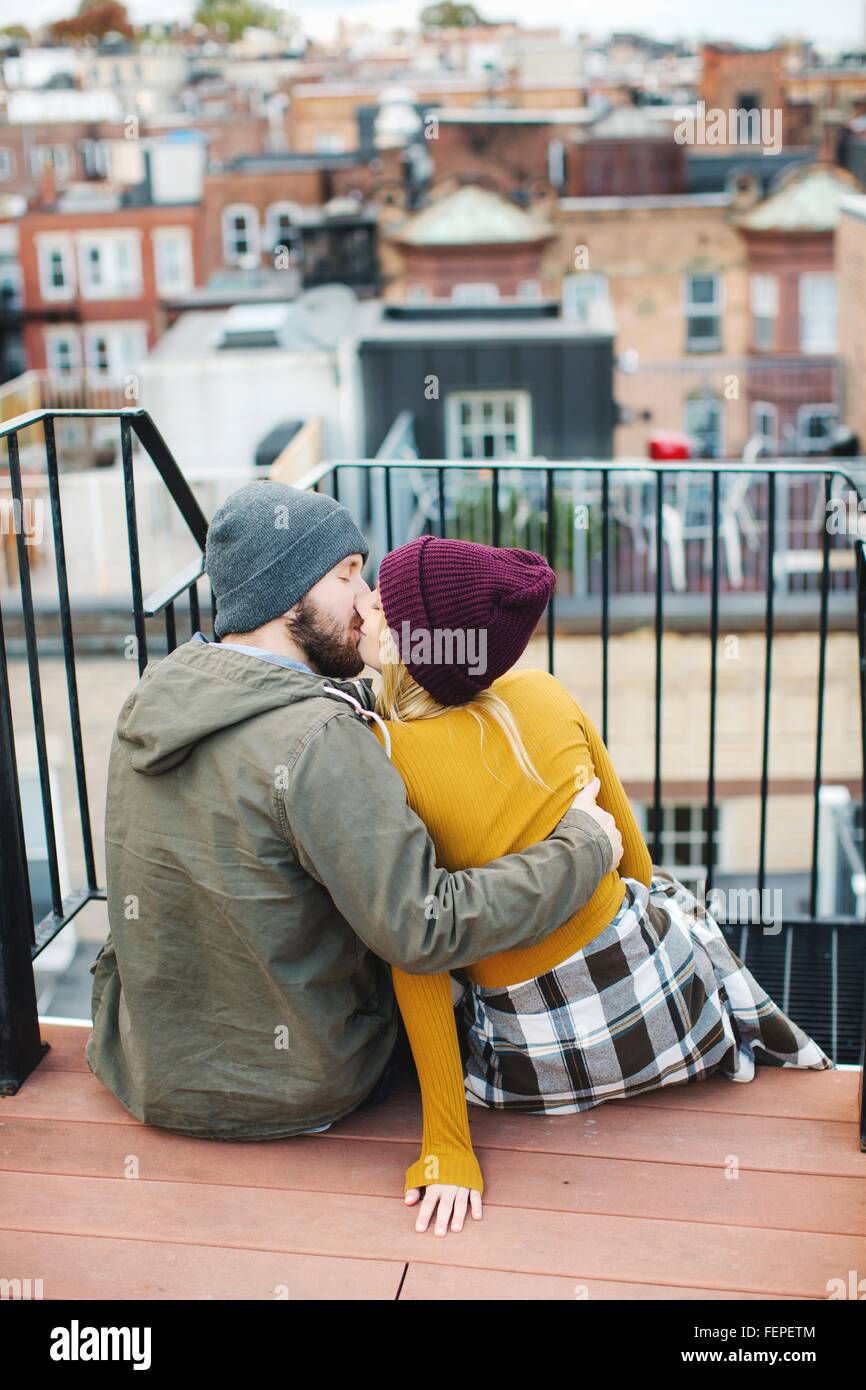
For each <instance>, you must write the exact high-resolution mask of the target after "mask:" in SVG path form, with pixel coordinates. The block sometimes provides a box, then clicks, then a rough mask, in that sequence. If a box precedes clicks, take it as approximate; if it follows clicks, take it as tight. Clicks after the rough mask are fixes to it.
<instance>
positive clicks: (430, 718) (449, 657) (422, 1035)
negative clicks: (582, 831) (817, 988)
mask: <svg viewBox="0 0 866 1390" xmlns="http://www.w3.org/2000/svg"><path fill="white" fill-rule="evenodd" d="M554 583H555V576H554V573H553V571H552V570H551V569H550V567H549V566H548V565H547V564H546V562H545V561H544V560H543V559H542V558H541V556H540V555H535V554H533V553H532V552H531V551H525V550H518V549H493V548H492V547H490V546H484V545H478V544H475V543H474V542H467V541H454V540H440V539H438V538H436V537H434V536H421V537H419V538H418V539H417V540H414V541H410V542H409V544H408V545H404V546H400V547H399V549H397V550H394V551H392V552H391V553H390V554H389V555H386V556H385V558H384V559H383V561H382V564H381V567H380V570H379V582H378V587H377V588H376V589H375V590H374V591H373V593H372V594H371V595H370V597H369V599H368V600H367V606H366V607H365V608H364V610H363V614H362V616H364V623H363V627H362V629H361V638H360V647H359V651H360V654H361V656H363V658H364V660H365V662H366V663H367V664H368V665H369V666H370V667H372V668H373V669H374V670H378V671H380V672H381V673H382V684H381V690H380V693H379V695H378V697H377V706H376V708H377V712H378V716H379V718H378V719H376V721H375V723H374V728H375V732H376V735H377V737H379V738H380V740H381V741H382V742H383V743H384V744H385V746H386V750H387V751H388V752H389V755H390V757H391V758H392V760H393V762H394V764H395V766H396V767H397V769H398V770H399V772H400V773H401V775H402V777H403V780H404V781H405V783H406V791H407V797H408V801H409V804H410V805H411V806H412V808H413V810H414V811H416V812H417V814H418V815H419V816H420V817H421V819H422V820H423V821H424V822H425V823H426V825H427V828H428V830H429V831H430V835H431V838H432V839H433V842H434V843H435V845H436V849H437V857H438V860H439V862H440V863H441V864H442V865H444V867H446V868H447V869H451V870H455V869H461V868H467V867H470V866H474V865H481V864H485V863H487V862H488V861H489V860H491V859H495V858H497V857H498V856H500V855H503V854H509V853H512V852H514V851H518V850H521V849H523V848H525V847H526V846H527V845H530V844H534V843H536V842H537V841H538V840H540V839H543V838H544V837H545V836H546V835H548V834H549V833H550V831H551V830H552V828H553V826H554V825H555V824H556V822H557V820H558V819H559V817H560V816H561V815H562V814H563V812H564V811H565V810H566V809H567V807H568V806H569V805H570V803H571V801H572V800H573V798H574V794H575V791H576V790H577V791H579V790H580V788H581V787H583V786H585V785H587V784H588V783H589V782H590V781H592V779H593V778H594V777H597V778H599V779H600V783H601V785H600V790H599V792H598V797H597V802H598V805H600V806H601V807H603V809H604V810H606V811H608V812H610V814H611V815H612V816H613V817H614V819H615V821H616V824H617V826H618V828H619V831H620V833H621V835H622V841H623V855H622V859H621V861H620V863H619V865H618V868H616V869H614V870H612V871H611V872H609V873H608V874H606V875H605V876H604V878H602V880H601V882H600V883H599V885H598V887H597V889H596V891H595V893H594V894H593V896H592V898H591V899H590V900H589V902H588V903H586V904H585V905H584V907H582V908H581V909H580V910H579V911H578V912H577V913H575V915H574V916H573V917H572V918H571V919H570V920H569V921H568V922H565V923H564V924H563V925H562V926H561V927H559V928H558V929H557V930H555V931H553V932H552V933H551V934H550V935H549V936H548V937H547V938H546V939H545V940H544V941H543V942H540V943H539V944H538V945H535V946H531V947H527V948H525V949H517V950H507V951H503V952H502V953H500V954H499V955H496V956H491V957H489V958H487V959H486V960H482V961H480V962H479V963H478V964H477V965H474V966H472V967H471V968H467V969H466V970H465V971H463V972H460V974H461V977H465V981H464V988H465V993H464V995H463V1000H462V1014H461V1031H462V1032H463V1034H464V1038H463V1041H464V1044H465V1050H466V1058H465V1078H464V1063H463V1060H462V1059H461V1052H460V1046H459V1040H458V1033H457V1027H456V1023H455V1017H454V1008H453V1002H452V1001H453V996H452V989H453V988H454V985H453V981H452V979H451V977H450V976H449V975H448V974H439V975H408V974H405V973H404V972H403V971H401V970H399V969H397V968H394V969H393V971H392V973H393V979H394V989H395V993H396V996H397V1000H398V1003H399V1006H400V1009H401V1012H402V1015H403V1019H404V1022H405V1025H406V1031H407V1034H408V1037H409V1041H410V1044H411V1047H412V1052H413V1056H414V1058H415V1063H416V1066H417V1069H418V1077H419V1081H420V1085H421V1095H422V1106H423V1124H424V1133H423V1140H422V1148H421V1156H420V1157H419V1159H418V1160H417V1161H416V1162H415V1163H413V1164H412V1165H411V1166H410V1167H409V1169H408V1171H407V1173H406V1183H405V1186H406V1201H407V1202H408V1203H410V1204H411V1203H412V1202H415V1201H417V1200H418V1198H419V1196H420V1188H421V1187H422V1186H423V1187H426V1194H425V1198H424V1203H423V1204H422V1207H421V1210H420V1212H419V1217H418V1221H417V1222H416V1227H417V1229H419V1230H424V1229H426V1224H427V1220H429V1216H430V1214H431V1212H432V1211H433V1210H434V1209H435V1208H436V1206H437V1204H438V1217H437V1226H436V1231H437V1234H443V1235H444V1234H445V1232H446V1231H447V1229H448V1221H449V1217H450V1215H451V1211H452V1208H453V1211H454V1225H453V1227H452V1229H454V1230H459V1229H460V1228H461V1227H462V1224H463V1218H464V1216H465V1212H466V1207H467V1202H468V1201H469V1200H470V1198H471V1209H472V1212H473V1215H474V1216H476V1217H478V1216H480V1214H481V1192H482V1190H483V1178H482V1174H481V1169H480V1167H479V1164H478V1160H477V1158H476V1156H475V1154H474V1152H473V1149H472V1144H471V1140H470V1137H469V1125H468V1112H467V1109H466V1100H467V1098H468V1099H469V1100H470V1101H471V1102H473V1103H474V1104H477V1105H482V1106H487V1107H493V1108H496V1109H503V1110H520V1111H527V1112H528V1113H530V1114H572V1113H574V1112H576V1111H580V1110H586V1109H589V1108H591V1107H592V1106H595V1105H599V1104H602V1103H603V1102H604V1101H607V1100H613V1099H615V1098H623V1097H628V1096H634V1095H639V1094H642V1093H643V1092H645V1091H651V1090H655V1089H657V1088H658V1087H661V1086H671V1085H676V1084H679V1083H682V1082H687V1081H700V1080H703V1079H705V1078H706V1077H707V1076H708V1075H710V1074H711V1073H712V1072H715V1071H720V1072H722V1073H723V1074H724V1075H726V1076H728V1077H730V1079H731V1080H734V1081H750V1080H751V1079H752V1078H753V1076H754V1074H755V1063H756V1062H759V1063H765V1064H770V1065H775V1066H782V1065H787V1066H795V1067H808V1068H811V1069H816V1070H818V1069H825V1068H832V1067H833V1065H834V1063H833V1062H832V1061H831V1060H830V1058H829V1057H827V1056H826V1054H825V1053H824V1052H823V1051H822V1050H821V1048H820V1047H818V1045H817V1044H816V1043H815V1042H814V1041H813V1039H811V1038H810V1037H808V1036H807V1034H805V1033H804V1032H803V1031H802V1030H801V1029H800V1028H798V1027H797V1025H796V1024H794V1023H793V1022H792V1021H791V1019H789V1018H788V1017H786V1015H785V1014H783V1013H782V1011H781V1010H780V1009H779V1008H778V1007H777V1006H776V1004H775V1003H774V1002H773V1001H772V1000H771V999H769V998H768V997H767V995H766V994H765V992H764V991H763V990H762V989H761V987H760V985H759V984H758V983H757V981H756V980H755V979H754V977H753V976H752V975H751V973H750V972H749V971H748V970H747V969H746V968H745V966H744V965H743V962H742V961H741V960H740V959H739V957H738V956H736V955H735V954H734V952H733V951H732V950H731V949H730V947H729V946H728V944H727V942H726V940H725V938H724V936H723V934H722V932H721V931H720V929H719V927H718V925H717V924H716V922H715V921H714V920H713V918H712V917H711V916H710V915H709V914H708V913H707V912H706V911H704V909H703V908H702V907H701V906H700V905H699V904H698V902H697V901H696V899H695V898H694V897H693V896H692V894H691V893H690V892H689V890H688V889H687V888H685V887H684V886H683V884H681V883H679V882H678V881H677V880H676V879H675V878H672V877H671V876H670V875H669V874H667V873H665V872H664V871H662V870H659V869H657V868H654V866H653V864H652V862H651V860H650V856H649V853H648V851H647V847H646V844H645V843H644V840H643V837H642V836H641V833H640V830H639V828H638V826H637V823H636V821H635V818H634V815H633V813H632V810H631V806H630V805H629V801H628V797H627V796H626V794H625V792H624V790H623V787H622V784H621V782H620V780H619V778H618V776H617V774H616V771H615V770H614V767H613V765H612V763H611V761H610V758H609V756H608V753H607V750H606V748H605V746H604V743H603V742H602V740H601V738H600V737H599V735H598V733H597V731H596V729H595V727H594V725H593V723H592V721H591V720H590V719H589V717H588V716H587V714H586V713H585V711H583V710H582V709H581V708H580V706H579V705H578V704H577V703H576V702H575V701H574V700H573V699H572V697H571V696H570V695H569V693H568V692H567V691H566V690H565V688H564V687H563V686H562V685H560V683H559V682H558V681H557V680H555V679H554V677H553V676H551V675H549V674H548V673H547V672H545V671H532V670H511V669H510V668H511V667H512V666H513V665H514V663H515V662H516V661H517V660H518V658H519V657H520V656H521V654H522V653H523V651H524V649H525V647H526V644H527V642H528V641H529V639H530V637H531V636H532V634H533V632H534V630H535V627H536V625H537V623H538V621H539V619H540V617H541V615H542V613H543V611H544V609H545V607H546V606H547V603H548V600H549V598H550V595H551V593H552V591H553V586H554Z"/></svg>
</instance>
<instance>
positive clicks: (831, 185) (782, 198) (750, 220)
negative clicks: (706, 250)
mask: <svg viewBox="0 0 866 1390" xmlns="http://www.w3.org/2000/svg"><path fill="white" fill-rule="evenodd" d="M859 188H860V184H859V182H858V180H857V179H855V178H854V176H853V174H849V173H847V172H846V171H845V170H844V169H837V168H831V167H820V166H819V167H813V168H808V169H800V170H796V171H794V172H792V174H791V175H790V177H789V178H788V179H786V180H785V182H784V184H783V185H782V186H781V187H780V188H779V189H778V192H776V193H773V194H771V196H770V197H769V198H767V199H765V201H764V202H762V203H759V204H758V206H757V207H755V208H752V209H751V211H749V212H747V213H744V214H743V216H742V217H739V218H738V219H737V222H738V224H739V226H740V227H742V228H743V229H744V230H745V231H747V232H831V231H833V230H834V229H835V228H836V227H837V226H838V224H839V213H840V207H841V204H842V202H843V200H844V199H845V198H848V197H850V195H851V194H852V193H856V192H857V191H858V190H859Z"/></svg>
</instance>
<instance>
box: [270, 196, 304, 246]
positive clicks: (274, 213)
mask: <svg viewBox="0 0 866 1390" xmlns="http://www.w3.org/2000/svg"><path fill="white" fill-rule="evenodd" d="M296 222H297V208H296V207H295V204H294V203H271V205H270V207H269V208H268V210H267V212H266V213H265V243H266V245H267V247H268V250H270V251H276V249H277V247H278V246H287V247H289V248H291V245H292V242H293V241H295V240H296V239H297V238H298V237H299V236H300V231H299V228H298V227H297V226H296V225H295V224H296Z"/></svg>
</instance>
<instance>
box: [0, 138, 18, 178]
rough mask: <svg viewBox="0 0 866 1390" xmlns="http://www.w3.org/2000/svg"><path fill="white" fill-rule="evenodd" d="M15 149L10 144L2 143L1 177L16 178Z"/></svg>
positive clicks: (0, 158)
mask: <svg viewBox="0 0 866 1390" xmlns="http://www.w3.org/2000/svg"><path fill="white" fill-rule="evenodd" d="M14 177H15V151H14V150H12V149H10V148H9V146H8V145H0V179H14Z"/></svg>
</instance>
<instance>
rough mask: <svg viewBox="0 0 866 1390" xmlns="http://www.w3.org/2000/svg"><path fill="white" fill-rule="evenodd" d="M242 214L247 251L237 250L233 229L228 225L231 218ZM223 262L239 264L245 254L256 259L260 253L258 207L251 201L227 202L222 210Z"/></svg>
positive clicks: (260, 234)
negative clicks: (244, 223)
mask: <svg viewBox="0 0 866 1390" xmlns="http://www.w3.org/2000/svg"><path fill="white" fill-rule="evenodd" d="M240 215H243V216H244V217H245V218H246V229H247V230H246V240H247V242H248V244H249V250H248V251H238V250H237V248H236V246H235V244H234V237H235V229H234V228H232V227H231V226H230V220H231V219H232V218H235V217H238V216H240ZM222 238H223V262H224V263H225V264H226V265H240V264H241V263H242V261H243V260H244V259H245V258H246V257H247V256H255V257H256V259H257V260H258V259H259V258H260V257H261V254H262V229H261V224H260V222H259V212H258V208H256V207H254V206H253V204H252V203H229V204H228V206H227V207H224V208H223V210H222Z"/></svg>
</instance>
